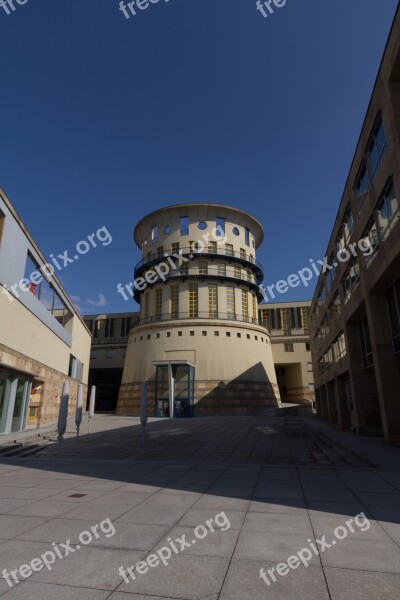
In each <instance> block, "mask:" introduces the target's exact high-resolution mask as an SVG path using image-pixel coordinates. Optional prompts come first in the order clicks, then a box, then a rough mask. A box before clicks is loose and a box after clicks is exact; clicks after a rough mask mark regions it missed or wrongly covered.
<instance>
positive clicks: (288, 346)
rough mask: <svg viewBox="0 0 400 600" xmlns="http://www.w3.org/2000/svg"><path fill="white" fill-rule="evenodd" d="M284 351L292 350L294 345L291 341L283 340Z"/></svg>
mask: <svg viewBox="0 0 400 600" xmlns="http://www.w3.org/2000/svg"><path fill="white" fill-rule="evenodd" d="M283 346H284V349H285V352H294V346H293V343H292V342H285V343H284V344H283Z"/></svg>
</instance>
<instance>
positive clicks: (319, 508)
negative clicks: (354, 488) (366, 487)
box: [308, 500, 367, 519]
mask: <svg viewBox="0 0 400 600" xmlns="http://www.w3.org/2000/svg"><path fill="white" fill-rule="evenodd" d="M308 509H309V512H310V514H313V515H315V516H318V515H319V514H325V515H328V516H336V515H337V517H338V518H339V519H340V518H344V517H346V518H347V517H349V518H351V517H354V516H355V515H358V513H360V512H362V511H364V512H365V514H367V512H366V509H365V506H363V505H362V504H361V503H360V502H357V501H354V502H323V501H321V500H310V501H309V502H308Z"/></svg>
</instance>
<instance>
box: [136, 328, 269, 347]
mask: <svg viewBox="0 0 400 600" xmlns="http://www.w3.org/2000/svg"><path fill="white" fill-rule="evenodd" d="M209 333H210V335H211V332H209V331H204V330H203V331H201V333H200V335H201V336H202V337H207V336H208V335H209ZM220 334H221V332H220V331H218V330H215V331H214V332H213V336H214V337H220ZM195 335H196V332H195V331H193V330H190V331H189V336H190V337H194V336H195ZM164 337H167V338H170V337H172V333H171V331H166V332H165V334H164ZM177 337H183V331H178V332H177ZM225 337H228V338H230V337H235V336H234V335H233V333H232V332H231V331H226V332H225ZM160 338H161V333H155V334H153V335H151V334H147V335H140V336H138V337H135V338H133V343H134V344H136V343H137V342H143V341H144V340H145V341H147V340H151V339H156V340H159V339H160ZM236 338H239V339H240V338H243V339H247V340H251V339H254V340H255V341H256V342H258V341H260V342H262V343H264V342H265V343H266V344H269V341H268V338H264V337H263V336H258V335H253V336H252V335H251V334H250V333H246V334H244V333H243V334H242V333H240V332H237V333H236Z"/></svg>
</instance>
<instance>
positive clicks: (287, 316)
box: [260, 306, 310, 335]
mask: <svg viewBox="0 0 400 600" xmlns="http://www.w3.org/2000/svg"><path fill="white" fill-rule="evenodd" d="M309 312H310V308H309V307H308V306H291V307H286V308H261V309H260V320H261V322H262V323H263V324H265V325H266V327H267V329H269V330H270V331H272V332H274V331H281V332H282V333H283V335H289V334H290V332H291V331H292V329H302V330H303V331H304V333H305V334H307V333H308V315H309Z"/></svg>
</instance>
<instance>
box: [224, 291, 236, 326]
mask: <svg viewBox="0 0 400 600" xmlns="http://www.w3.org/2000/svg"><path fill="white" fill-rule="evenodd" d="M226 309H227V317H228V319H234V318H235V288H234V287H232V286H228V287H227V288H226Z"/></svg>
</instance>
